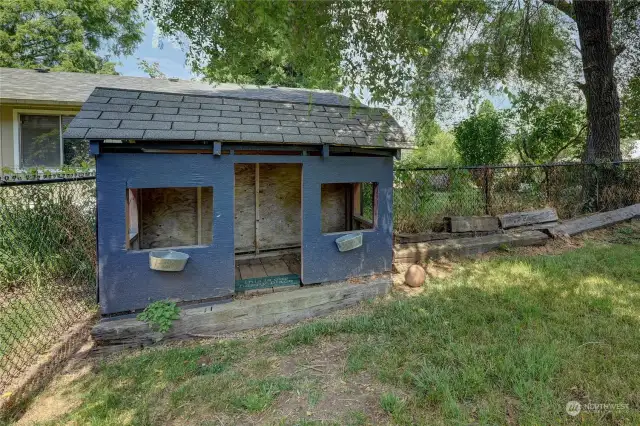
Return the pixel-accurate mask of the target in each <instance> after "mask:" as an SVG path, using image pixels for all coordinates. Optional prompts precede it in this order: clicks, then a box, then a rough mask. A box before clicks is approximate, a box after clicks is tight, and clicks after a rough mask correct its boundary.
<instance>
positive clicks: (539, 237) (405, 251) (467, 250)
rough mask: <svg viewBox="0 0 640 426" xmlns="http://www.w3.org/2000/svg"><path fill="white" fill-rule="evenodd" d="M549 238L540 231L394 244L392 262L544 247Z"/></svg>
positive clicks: (421, 260) (419, 260)
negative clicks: (535, 246)
mask: <svg viewBox="0 0 640 426" xmlns="http://www.w3.org/2000/svg"><path fill="white" fill-rule="evenodd" d="M548 239H549V236H548V235H547V234H545V233H544V232H541V231H524V232H519V233H508V234H495V235H487V236H486V237H476V238H458V239H454V240H443V241H437V242H433V243H416V244H396V246H395V247H394V262H396V263H415V262H424V261H426V260H427V259H434V258H438V257H440V256H446V255H457V256H473V255H476V254H481V253H486V252H488V251H491V250H495V249H497V248H499V247H501V246H507V247H521V246H530V245H544V244H545V243H546V242H547V240H548Z"/></svg>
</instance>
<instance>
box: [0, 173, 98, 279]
mask: <svg viewBox="0 0 640 426" xmlns="http://www.w3.org/2000/svg"><path fill="white" fill-rule="evenodd" d="M93 188H94V182H92V181H84V182H80V181H79V182H65V183H51V184H40V185H24V186H15V187H5V188H0V290H7V289H15V288H20V287H24V286H31V287H44V286H51V285H55V284H62V283H65V285H69V284H70V283H74V282H75V283H87V282H88V283H92V282H95V263H96V254H95V247H96V239H95V211H94V208H95V207H94V206H95V197H94V195H93Z"/></svg>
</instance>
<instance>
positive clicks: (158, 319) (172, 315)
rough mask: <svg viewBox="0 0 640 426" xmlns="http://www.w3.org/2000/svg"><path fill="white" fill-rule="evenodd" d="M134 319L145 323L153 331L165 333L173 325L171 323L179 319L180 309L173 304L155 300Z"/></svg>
mask: <svg viewBox="0 0 640 426" xmlns="http://www.w3.org/2000/svg"><path fill="white" fill-rule="evenodd" d="M136 318H137V319H138V320H140V321H144V322H146V323H147V324H149V326H150V327H151V328H153V329H154V330H157V331H159V332H161V333H166V332H167V331H169V329H170V328H171V326H172V325H173V321H175V320H177V319H178V318H180V308H179V307H178V306H177V305H176V304H175V302H170V301H168V300H157V301H155V302H153V303H150V304H149V305H148V306H147V307H146V308H144V311H142V312H141V313H139V314H138V316H137V317H136Z"/></svg>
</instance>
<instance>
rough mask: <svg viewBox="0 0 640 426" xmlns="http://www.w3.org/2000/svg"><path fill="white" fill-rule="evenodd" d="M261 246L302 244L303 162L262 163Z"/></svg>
mask: <svg viewBox="0 0 640 426" xmlns="http://www.w3.org/2000/svg"><path fill="white" fill-rule="evenodd" d="M259 182H260V184H259V185H260V187H259V194H258V200H259V208H258V212H259V213H258V214H259V221H258V248H259V249H260V250H270V249H277V248H285V247H298V246H300V244H301V234H300V232H301V230H300V215H301V201H302V200H301V193H302V165H301V164H260V179H259Z"/></svg>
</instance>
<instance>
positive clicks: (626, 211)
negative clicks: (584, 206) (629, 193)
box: [549, 204, 640, 238]
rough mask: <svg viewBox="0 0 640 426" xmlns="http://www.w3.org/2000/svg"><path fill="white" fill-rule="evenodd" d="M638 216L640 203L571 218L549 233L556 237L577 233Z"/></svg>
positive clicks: (639, 214) (639, 215)
mask: <svg viewBox="0 0 640 426" xmlns="http://www.w3.org/2000/svg"><path fill="white" fill-rule="evenodd" d="M636 217H640V204H634V205H632V206H629V207H624V208H621V209H617V210H612V211H610V212H604V213H596V214H592V215H589V216H585V217H581V218H578V219H573V220H569V221H567V222H564V223H562V224H560V225H558V226H556V227H554V228H552V229H551V230H550V231H549V233H550V234H551V235H552V236H553V237H554V238H557V237H562V236H566V235H576V234H580V233H581V232H585V231H593V230H596V229H600V228H604V227H606V226H610V225H614V224H616V223H619V222H624V221H625V220H629V219H633V218H636Z"/></svg>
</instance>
